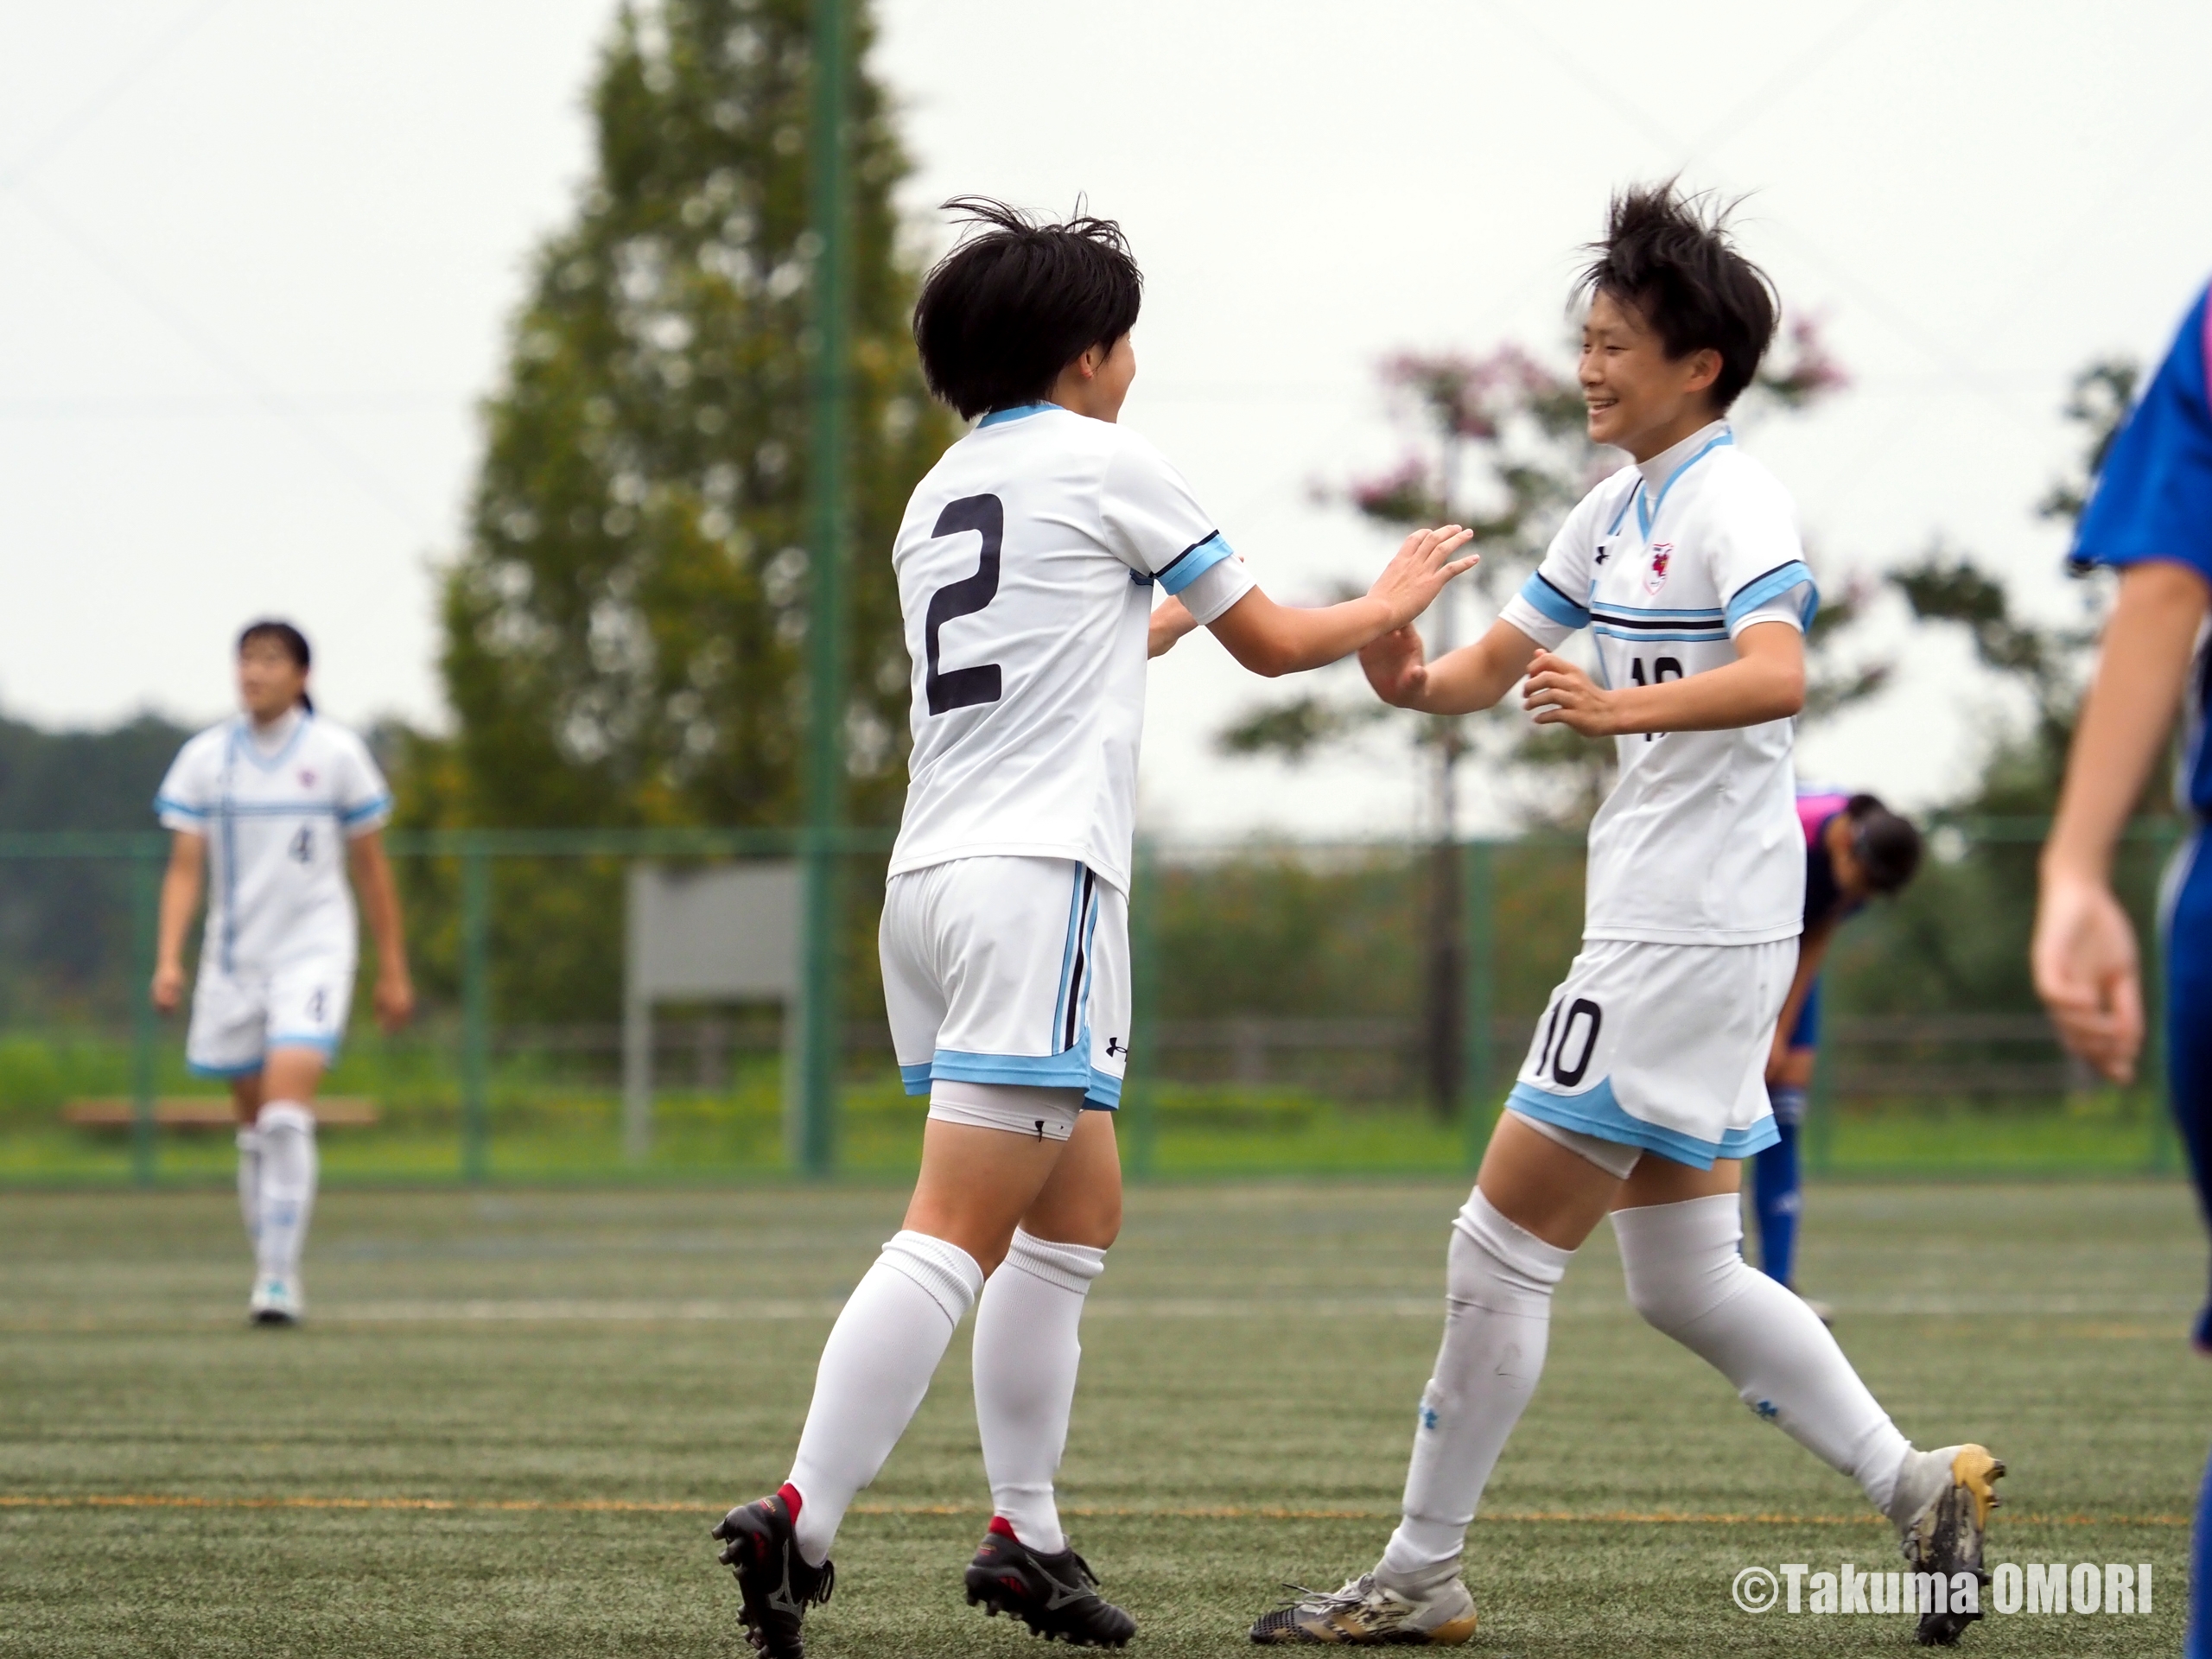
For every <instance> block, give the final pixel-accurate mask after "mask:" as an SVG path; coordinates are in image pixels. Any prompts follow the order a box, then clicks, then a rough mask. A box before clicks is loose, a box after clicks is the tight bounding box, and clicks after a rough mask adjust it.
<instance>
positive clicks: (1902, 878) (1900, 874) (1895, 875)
mask: <svg viewBox="0 0 2212 1659" xmlns="http://www.w3.org/2000/svg"><path fill="white" fill-rule="evenodd" d="M1843 811H1844V816H1845V817H1847V818H1849V819H1850V820H1851V855H1852V856H1853V858H1855V859H1857V860H1858V861H1859V867H1860V868H1862V869H1864V870H1865V871H1866V885H1867V886H1868V887H1872V888H1873V890H1874V891H1875V892H1877V893H1895V892H1897V890H1898V889H1899V888H1901V887H1904V885H1905V883H1906V882H1908V881H1910V880H1912V877H1913V873H1914V872H1915V871H1916V870H1917V869H1919V868H1920V831H1919V830H1917V829H1914V828H1913V827H1912V820H1911V819H1910V818H1905V817H1898V816H1897V814H1896V813H1895V812H1892V811H1891V810H1890V809H1889V808H1888V807H1886V806H1885V805H1883V804H1882V803H1881V800H1880V798H1878V797H1876V796H1872V795H1854V796H1853V797H1852V798H1851V799H1850V800H1849V801H1847V802H1846V803H1845V804H1844V809H1843Z"/></svg>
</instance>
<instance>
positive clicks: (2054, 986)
mask: <svg viewBox="0 0 2212 1659" xmlns="http://www.w3.org/2000/svg"><path fill="white" fill-rule="evenodd" d="M2205 305H2206V298H2205V296H2203V295H2201V294H2200V295H2199V296H2197V300H2196V304H2195V305H2194V306H2193V307H2191V308H2190V313H2189V316H2188V319H2187V320H2186V321H2184V322H2183V324H2182V328H2181V334H2180V335H2179V337H2178V338H2177V339H2176V340H2175V341H2174V344H2173V348H2172V350H2171V351H2170V352H2169V353H2167V355H2166V360H2165V362H2164V364H2163V365H2160V367H2159V369H2158V375H2157V377H2156V378H2154V379H2152V382H2151V385H2150V386H2149V388H2148V390H2146V391H2145V392H2144V394H2143V397H2142V398H2141V400H2140V401H2139V403H2138V404H2136V406H2135V408H2134V409H2133V410H2132V411H2130V413H2129V415H2128V417H2127V420H2126V424H2125V425H2123V426H2122V427H2121V428H2120V432H2119V433H2118V435H2116V436H2115V437H2114V439H2113V444H2112V448H2111V449H2110V451H2109V452H2108V454H2107V456H2106V458H2105V463H2104V467H2103V468H2102V470H2101V473H2100V474H2099V476H2098V479H2097V484H2096V490H2095V493H2094V495H2093V496H2092V497H2091V498H2090V500H2089V505H2088V510H2087V511H2086V512H2084V513H2083V514H2082V524H2081V528H2080V529H2079V530H2078V531H2076V532H2075V542H2074V558H2075V562H2076V563H2079V564H2082V565H2104V566H2108V567H2110V568H2112V569H2116V570H2118V571H2119V572H2120V593H2119V596H2118V599H2117V601H2116V602H2115V603H2114V604H2113V610H2112V617H2111V620H2109V621H2108V622H2107V624H2106V625H2105V635H2104V643H2103V649H2102V650H2101V652H2100V654H2099V657H2098V661H2097V672H2096V678H2095V680H2094V683H2092V684H2091V686H2090V688H2089V695H2088V700H2087V701H2086V702H2084V703H2083V704H2082V716H2081V721H2080V723H2079V724H2078V725H2077V726H2076V727H2075V731H2074V747H2073V751H2072V753H2070V754H2069V756H2068V757H2067V762H2066V781H2065V785H2064V787H2063V790H2062V791H2061V792H2060V795H2059V801H2058V816H2057V819H2056V822H2055V823H2053V824H2052V826H2051V831H2050V840H2049V841H2048V842H2045V843H2044V852H2043V868H2042V895H2041V902H2040V903H2039V904H2038V905H2037V910H2036V931H2035V942H2034V944H2033V946H2032V947H2031V964H2032V966H2033V969H2034V971H2035V981H2036V989H2037V992H2038V993H2040V994H2041V995H2042V997H2043V1000H2044V1005H2045V1006H2046V1007H2049V1008H2050V1014H2051V1019H2052V1020H2053V1022H2054V1023H2055V1024H2056V1026H2057V1027H2058V1031H2059V1034H2060V1035H2061V1036H2062V1037H2063V1039H2065V1041H2066V1044H2067V1046H2068V1047H2069V1048H2071V1049H2072V1050H2073V1051H2074V1052H2075V1053H2076V1054H2079V1055H2080V1056H2082V1058H2084V1059H2086V1060H2088V1062H2089V1063H2090V1064H2091V1065H2094V1066H2096V1067H2097V1069H2098V1070H2099V1071H2101V1072H2103V1073H2104V1075H2105V1076H2106V1077H2109V1078H2111V1079H2112V1080H2113V1082H2115V1083H2126V1082H2127V1081H2128V1080H2129V1079H2131V1078H2132V1077H2133V1076H2134V1075H2135V1063H2136V1059H2137V1058H2138V1056H2139V1055H2140V1053H2141V1052H2142V1048H2143V1032H2144V1017H2145V1016H2144V1008H2143V979H2142V969H2141V965H2140V963H2139V957H2138V955H2137V950H2136V943H2135V929H2134V926H2133V924H2132V923H2131V922H2130V921H2129V920H2128V918H2127V912H2126V911H2125V910H2123V909H2122V908H2121V907H2120V901H2119V899H2117V898H2115V897H2114V896H2113V888H2112V861H2113V849H2114V848H2115V847H2116V846H2117V845H2118V843H2119V841H2120V832H2121V830H2122V829H2125V828H2126V823H2127V818H2128V815H2129V814H2130V813H2131V812H2133V810H2134V809H2135V804H2136V803H2137V802H2138V801H2139V799H2141V798H2142V794H2143V789H2144V785H2145V783H2146V782H2147V781H2148V779H2149V778H2150V776H2151V772H2152V768H2153V766H2155V765H2156V763H2157V761H2158V756H2159V754H2160V753H2161V751H2163V750H2164V747H2165V744H2166V741H2167V738H2168V735H2169V734H2170V733H2171V731H2172V729H2173V723H2174V715H2175V713H2176V711H2177V710H2178V709H2183V707H2184V705H2185V706H2186V709H2187V715H2186V720H2185V721H2184V725H2185V732H2186V736H2185V742H2184V746H2183V755H2182V761H2181V765H2180V766H2179V767H2178V769H2177V772H2176V774H2175V792H2176V794H2177V796H2178V797H2179V798H2180V803H2181V805H2182V808H2183V810H2184V811H2186V812H2187V813H2188V814H2189V816H2190V819H2191V824H2190V835H2189V838H2188V839H2187V840H2186V841H2184V842H2183V843H2182V845H2181V848H2180V849H2179V850H2178V851H2177V853H2176V854H2175V855H2174V860H2173V862H2172V864H2171V867H2170V868H2168V870H2167V873H2166V880H2165V885H2164V894H2163V903H2162V906H2161V908H2162V912H2163V914H2162V918H2161V919H2162V923H2163V927H2164V933H2165V942H2166V1007H2165V1021H2166V1075H2167V1084H2168V1086H2169V1088H2170V1089H2171V1091H2172V1096H2173V1112H2174V1119H2175V1122H2177V1124H2179V1126H2180V1128H2181V1135H2182V1141H2183V1144H2184V1145H2185V1146H2186V1147H2188V1149H2189V1167H2190V1175H2191V1177H2192V1178H2193V1179H2195V1181H2196V1193H2197V1199H2198V1203H2199V1205H2201V1206H2207V1207H2212V855H2207V852H2206V849H2205V844H2204V843H2205V826H2206V821H2207V819H2208V818H2212V750H2208V748H2207V746H2206V743H2205V739H2204V732H2205V709H2206V703H2207V702H2208V700H2209V699H2208V692H2212V654H2208V652H2207V649H2206V626H2205V618H2206V612H2207V599H2208V594H2212V402H2208V397H2207V381H2208V375H2207V372H2206V371H2207V366H2208V353H2212V336H2209V335H2208V334H2207V330H2206V327H2205ZM2193 1336H2194V1338H2195V1341H2196V1348H2197V1351H2199V1352H2200V1353H2203V1354H2206V1355H2208V1356H2212V1301H2208V1303H2207V1304H2206V1306H2205V1308H2204V1309H2203V1310H2202V1312H2200V1313H2198V1315H2197V1318H2196V1325H2195V1329H2194V1332H2193ZM2191 1549H2192V1560H2191V1563H2190V1627H2189V1636H2188V1638H2187V1642H2186V1644H2185V1647H2184V1651H2185V1652H2187V1653H2188V1654H2190V1655H2191V1656H2194V1659H2212V1480H2209V1481H2208V1484H2206V1485H2205V1487H2204V1489H2203V1494H2202V1497H2201V1498H2200V1499H2199V1503H2198V1509H2197V1515H2196V1534H2195V1541H2194V1542H2193V1544H2192V1546H2191Z"/></svg>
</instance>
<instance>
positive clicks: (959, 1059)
mask: <svg viewBox="0 0 2212 1659" xmlns="http://www.w3.org/2000/svg"><path fill="white" fill-rule="evenodd" d="M899 1069H900V1070H901V1071H904V1070H905V1068H904V1067H903V1066H902V1067H901V1068H899ZM930 1076H931V1077H944V1078H946V1079H948V1080H949V1081H950V1082H953V1083H1011V1084H1019V1085H1021V1086H1024V1087H1027V1088H1031V1089H1088V1088H1090V1076H1091V1073H1090V1046H1089V1045H1088V1044H1083V1043H1079V1044H1077V1046H1075V1047H1073V1048H1068V1049H1063V1050H1061V1051H1060V1052H1058V1054H969V1053H963V1052H962V1051H960V1050H959V1049H957V1048H940V1049H939V1050H938V1052H936V1053H935V1054H934V1055H933V1056H931V1059H930Z"/></svg>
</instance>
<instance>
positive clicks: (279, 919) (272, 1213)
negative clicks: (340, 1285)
mask: <svg viewBox="0 0 2212 1659" xmlns="http://www.w3.org/2000/svg"><path fill="white" fill-rule="evenodd" d="M308 660H309V658H308V642H307V639H305V637H304V636H302V634H301V632H300V631H299V630H298V629H297V628H296V627H294V626H292V625H291V624H290V623H289V622H256V623H255V624H253V626H251V627H249V628H247V629H246V631H245V632H244V633H242V634H241V635H239V636H238V701H239V702H240V703H241V704H242V705H244V709H245V712H244V714H243V715H241V716H240V717H239V718H238V719H235V720H226V721H224V722H223V723H222V724H221V725H219V726H211V727H209V728H207V730H206V731H204V732H202V733H200V734H199V735H198V736H197V737H194V739H192V741H189V742H188V743H187V744H186V745H185V746H184V747H183V749H182V750H181V752H180V753H178V755H177V758H176V760H175V764H173V765H172V766H170V767H169V771H168V777H166V778H164V779H162V787H161V792H160V793H159V794H158V795H157V796H156V798H155V800H154V810H155V811H156V813H157V814H158V815H159V816H160V818H161V821H162V826H163V827H164V828H165V829H169V830H171V831H172V832H173V840H172V845H171V849H170V853H169V868H168V875H167V876H166V878H165V879H164V880H162V909H161V926H160V934H159V938H158V943H157V946H156V965H155V969H154V983H153V998H154V1006H155V1007H157V1008H159V1009H161V1010H162V1012H163V1013H165V1014H166V1013H168V1012H169V1011H170V1010H172V1009H174V1008H175V1007H176V1006H177V1004H178V1003H179V1001H181V1000H182V998H183V995H184V983H185V973H184V941H185V935H186V933H187V932H188V931H190V929H191V926H192V918H193V917H194V914H195V913H196V912H198V910H199V908H200V894H201V892H202V891H203V889H204V890H205V891H206V892H207V895H208V897H207V926H206V928H205V929H204V930H203V931H202V934H201V937H200V972H199V977H198V980H197V982H195V983H194V987H193V992H192V1025H191V1030H190V1033H189V1034H188V1036H187V1038H186V1039H185V1059H186V1062H187V1063H188V1065H190V1066H191V1068H192V1070H193V1071H195V1072H197V1073H198V1074H199V1075H200V1076H201V1077H226V1078H228V1079H229V1080H230V1084H231V1097H232V1100H233V1101H235V1102H236V1103H237V1105H238V1208H239V1211H241V1213H242V1214H243V1215H244V1216H245V1230H246V1233H247V1236H249V1237H250V1238H251V1239H252V1241H253V1247H254V1280H253V1294H252V1298H251V1301H250V1302H249V1303H248V1312H249V1314H250V1316H251V1319H253V1320H254V1322H255V1323H256V1324H260V1325H296V1324H297V1323H298V1322H299V1320H300V1319H301V1318H302V1315H303V1314H304V1313H305V1312H306V1308H307V1297H306V1294H305V1292H304V1291H303V1289H302V1287H301V1283H300V1255H301V1252H302V1249H303V1248H304V1246H305V1244H306V1243H307V1233H308V1214H309V1212H310V1211H312V1210H313V1209H314V1207H315V1166H316V1160H315V1088H316V1086H317V1084H320V1083H321V1079H322V1074H323V1071H324V1069H325V1068H326V1067H327V1066H328V1065H330V1064H331V1062H332V1061H333V1060H334V1058H336V1057H337V1053H338V1045H339V1041H340V1039H341V1038H343V1037H344V1036H345V1034H346V1012H347V1010H348V1008H349V1007H351V1006H352V1003H353V969H354V961H355V957H357V955H358V954H359V944H358V939H357V928H356V925H355V923H354V917H353V899H352V897H351V895H349V894H348V893H347V892H346V870H347V868H348V867H349V866H350V868H351V869H352V871H353V884H354V886H355V887H357V888H358V889H359V893H360V896H361V903H362V906H363V907H364V908H365V910H366V911H367V912H368V916H369V931H370V932H371V933H372V934H374V935H375V937H376V942H377V969H378V971H377V983H376V996H375V1001H376V1011H377V1018H378V1020H379V1021H380V1022H381V1023H382V1024H383V1025H384V1027H385V1029H386V1030H387V1031H391V1030H397V1028H398V1027H400V1026H402V1025H404V1023H405V1022H406V1020H407V1019H408V1016H409V1015H410V1014H412V1013H413V1011H414V1007H415V992H414V988H413V987H412V985H411V984H410V982H409V980H408V976H407V949H406V943H405V940H404V938H403V937H402V934H401V930H400V922H399V899H398V895H397V892H396V891H395V890H394V888H393V887H392V880H391V865H390V863H389V862H387V861H386V860H385V853H384V842H383V837H382V836H381V834H380V833H379V832H380V831H381V830H382V829H383V826H384V823H385V819H387V818H388V817H391V791H389V790H388V789H386V788H385V781H384V774H383V773H382V772H379V771H378V769H377V763H376V762H375V761H374V760H372V759H371V758H370V755H369V751H368V748H367V747H366V746H365V744H363V742H362V741H361V740H360V739H359V738H358V737H356V736H354V735H353V733H351V732H349V731H347V730H346V729H345V728H343V727H341V726H335V725H333V724H332V723H331V722H330V721H327V720H323V719H321V718H319V717H318V716H317V715H316V714H315V704H314V702H312V701H311V700H310V699H309V697H308ZM211 876H212V880H211V879H210V878H211Z"/></svg>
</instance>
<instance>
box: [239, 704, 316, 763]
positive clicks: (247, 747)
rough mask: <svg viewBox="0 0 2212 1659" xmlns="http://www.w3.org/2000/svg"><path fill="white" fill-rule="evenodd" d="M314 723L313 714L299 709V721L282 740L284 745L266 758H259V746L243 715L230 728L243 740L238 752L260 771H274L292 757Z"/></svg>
mask: <svg viewBox="0 0 2212 1659" xmlns="http://www.w3.org/2000/svg"><path fill="white" fill-rule="evenodd" d="M314 724H315V716H314V715H312V714H310V713H308V711H307V710H306V709H301V710H300V723H299V724H298V725H296V726H295V727H293V728H292V734H291V735H290V736H289V737H288V738H286V739H285V740H284V747H283V748H281V749H279V750H277V753H274V754H272V755H270V757H269V758H268V759H267V760H263V759H262V758H261V748H260V746H259V745H258V744H257V743H255V742H254V741H253V734H252V728H251V725H250V724H249V722H248V721H246V720H245V717H244V716H240V718H239V719H238V723H237V725H236V726H235V727H234V728H232V729H233V731H234V732H235V734H237V735H238V736H239V737H242V738H244V739H245V741H244V742H242V743H240V744H239V745H238V751H239V753H242V754H244V755H245V758H246V759H247V760H251V761H252V762H253V764H254V765H255V766H258V767H260V768H261V770H262V771H264V772H274V771H276V770H277V767H279V766H283V764H284V763H285V762H286V761H287V760H290V759H291V758H292V751H293V750H294V749H296V748H298V747H300V741H301V740H302V738H304V737H306V736H307V734H308V727H310V726H312V725H314Z"/></svg>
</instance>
